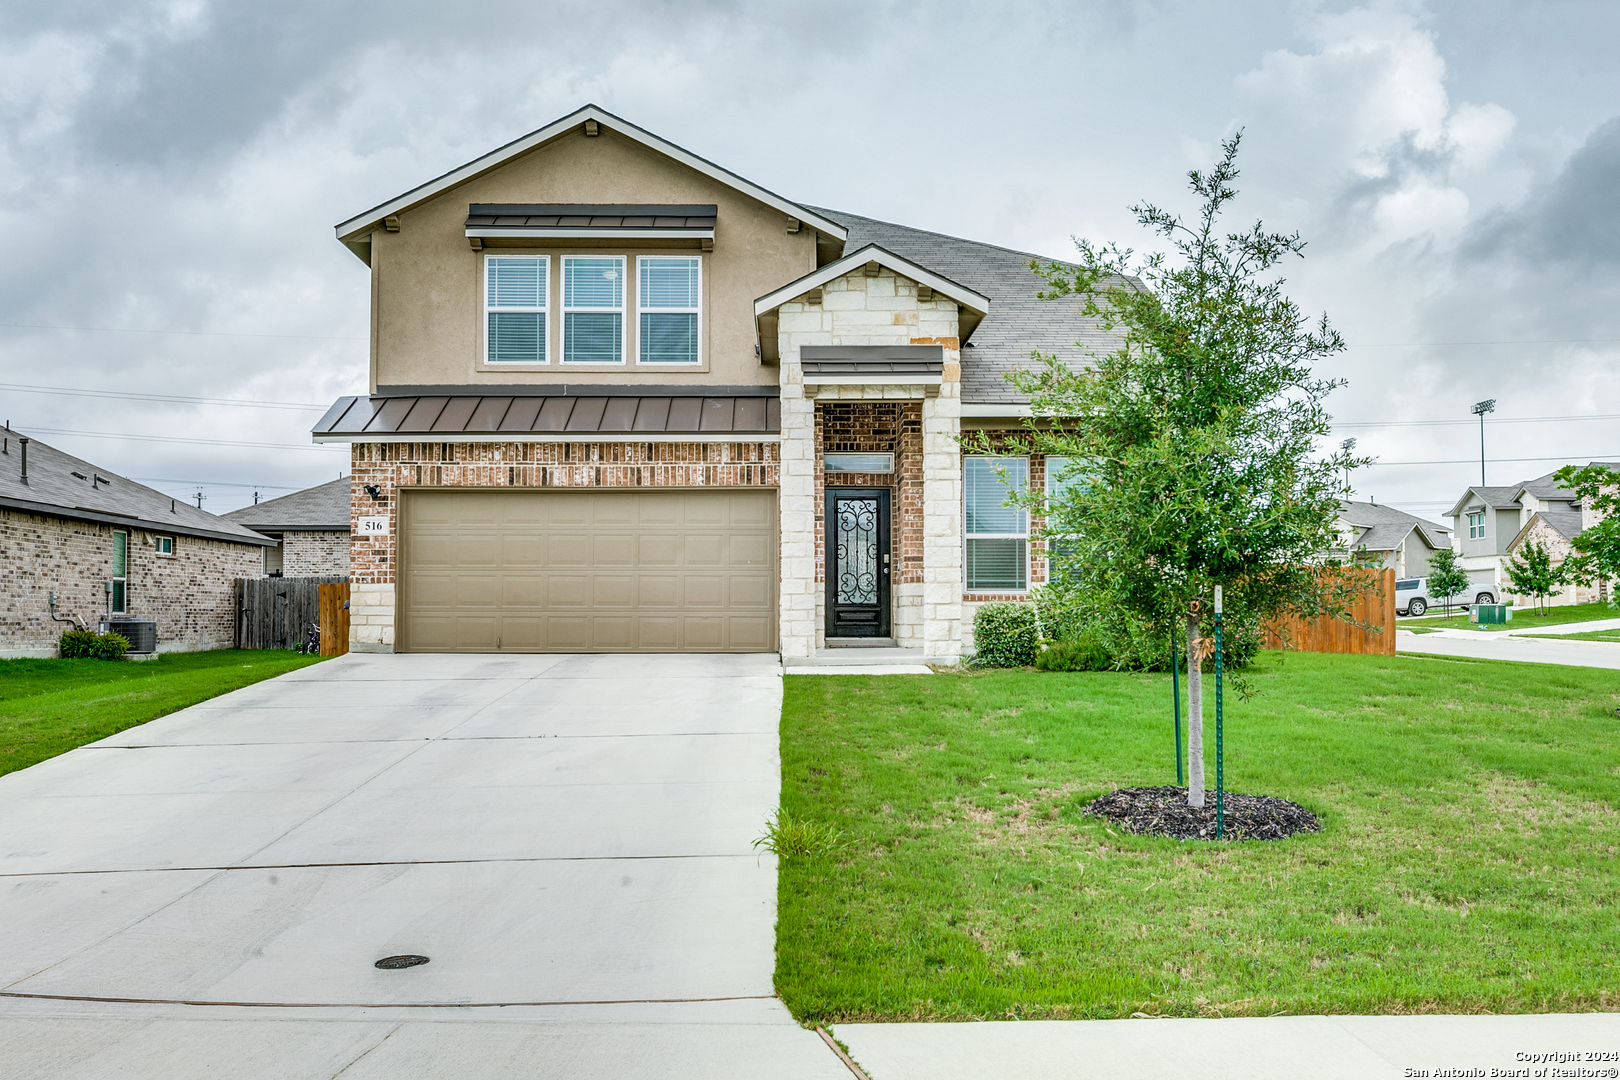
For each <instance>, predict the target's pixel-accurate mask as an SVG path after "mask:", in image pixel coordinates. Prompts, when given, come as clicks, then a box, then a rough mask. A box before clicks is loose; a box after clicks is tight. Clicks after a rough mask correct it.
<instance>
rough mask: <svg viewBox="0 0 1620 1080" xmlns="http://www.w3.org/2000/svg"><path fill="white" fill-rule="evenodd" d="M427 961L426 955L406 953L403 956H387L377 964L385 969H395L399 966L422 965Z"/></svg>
mask: <svg viewBox="0 0 1620 1080" xmlns="http://www.w3.org/2000/svg"><path fill="white" fill-rule="evenodd" d="M427 962H428V958H427V957H425V956H417V955H416V954H415V953H406V954H405V955H403V956H385V957H383V958H382V959H381V960H379V961H377V963H376V965H375V966H376V967H380V968H382V969H383V970H384V971H395V970H397V969H399V968H410V967H420V966H421V965H423V964H425V963H427Z"/></svg>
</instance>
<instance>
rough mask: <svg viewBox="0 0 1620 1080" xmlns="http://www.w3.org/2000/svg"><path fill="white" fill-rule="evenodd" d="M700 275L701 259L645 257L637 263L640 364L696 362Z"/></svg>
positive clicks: (701, 270) (697, 354)
mask: <svg viewBox="0 0 1620 1080" xmlns="http://www.w3.org/2000/svg"><path fill="white" fill-rule="evenodd" d="M702 274H703V260H702V259H693V258H681V259H671V258H662V257H657V258H655V257H653V256H651V255H644V256H642V257H640V258H638V259H637V260H636V282H637V291H638V293H639V295H640V301H641V302H640V304H639V305H638V309H639V312H640V315H641V324H640V326H639V334H638V340H639V343H640V347H639V350H638V353H639V360H640V362H641V363H643V364H695V363H697V362H698V356H699V353H698V316H699V314H700V311H699V304H698V297H699V296H700V295H701V285H702Z"/></svg>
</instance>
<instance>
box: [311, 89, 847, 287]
mask: <svg viewBox="0 0 1620 1080" xmlns="http://www.w3.org/2000/svg"><path fill="white" fill-rule="evenodd" d="M587 122H591V123H595V124H599V125H601V126H602V127H605V128H608V129H610V130H612V131H614V132H616V133H618V134H620V135H623V136H625V137H627V138H629V139H632V140H634V141H636V142H638V143H640V144H641V145H643V146H646V147H648V148H649V149H651V150H654V151H656V152H657V153H660V154H662V155H664V156H665V157H668V158H671V159H673V160H675V161H678V162H680V163H681V164H682V165H685V166H687V167H689V168H691V169H694V170H695V171H697V172H700V173H702V174H703V175H705V176H708V177H710V178H711V179H714V180H718V181H719V182H721V183H722V184H725V185H726V186H728V187H730V188H733V189H734V190H736V191H740V192H742V193H743V194H745V195H747V196H749V197H750V198H753V199H755V200H757V201H759V202H762V203H764V204H765V205H767V206H770V207H773V208H775V209H777V210H780V211H781V212H782V213H784V214H786V215H787V216H788V217H793V218H798V219H799V220H800V221H803V222H804V223H806V224H808V225H810V226H811V227H812V228H815V229H817V230H819V231H821V232H823V233H826V234H827V235H829V236H831V237H834V238H835V239H837V240H839V241H843V240H844V239H845V238H846V237H847V236H848V235H849V230H847V229H846V228H844V226H842V225H840V224H838V223H837V222H836V221H833V220H832V219H831V218H828V217H825V216H824V215H822V214H819V213H817V212H815V211H814V210H811V209H809V208H808V207H805V206H801V205H799V204H798V203H795V202H791V201H789V200H788V199H785V198H783V197H782V196H780V195H778V194H776V193H775V192H773V191H769V190H767V189H765V188H762V187H760V186H759V185H758V184H755V183H753V182H751V181H749V180H745V179H743V178H742V177H740V176H738V175H737V174H736V173H734V172H731V171H729V170H727V169H723V168H721V167H720V166H718V165H716V164H715V163H714V162H712V161H709V160H707V159H705V158H700V157H698V156H697V155H696V154H694V153H692V152H691V151H689V150H686V149H683V148H682V147H679V146H676V145H675V144H674V143H672V142H668V141H667V140H664V139H661V138H659V137H658V136H657V135H654V134H653V133H652V132H650V131H646V130H644V129H642V128H639V127H636V126H635V125H634V124H632V123H630V122H629V121H627V120H623V119H620V118H619V117H617V116H614V115H613V114H612V113H610V112H608V111H607V110H605V109H602V108H599V107H598V106H596V105H586V106H585V107H584V108H582V109H579V110H578V111H576V112H572V113H569V114H568V115H567V116H564V117H562V118H561V119H559V120H554V121H552V122H551V123H549V124H547V125H546V126H545V127H543V128H539V129H538V130H535V131H531V132H529V134H527V135H524V136H523V137H521V138H518V139H514V140H512V141H511V142H509V143H507V144H506V145H505V146H501V147H498V148H496V149H494V150H491V151H490V152H489V153H487V154H485V155H483V156H482V157H479V158H475V159H473V160H472V161H469V162H467V163H466V164H465V165H462V166H460V167H458V168H455V169H451V170H450V171H449V172H447V173H445V174H444V175H442V176H437V177H435V178H434V179H432V180H429V181H428V182H427V183H425V184H420V185H418V186H416V187H414V188H412V189H411V190H409V191H407V192H404V193H403V194H400V195H397V196H395V197H394V198H392V199H389V200H388V201H387V202H384V203H380V204H378V205H377V206H374V207H372V208H371V209H370V210H367V211H365V212H364V213H362V214H357V215H355V216H354V217H352V218H350V219H348V220H347V221H343V222H340V223H339V224H338V225H336V226H335V227H334V228H335V231H336V232H337V238H338V239H339V240H341V241H342V242H343V243H344V244H345V245H346V246H347V247H348V248H349V249H350V250H351V251H354V252H355V254H356V255H358V256H360V257H361V258H362V259H364V258H366V256H365V255H364V254H362V253H361V252H360V250H359V249H360V248H362V247H369V241H368V240H366V239H364V237H369V235H370V233H371V230H372V229H374V228H376V227H377V226H378V225H380V224H382V223H383V221H384V220H385V219H386V218H389V217H392V216H393V215H396V214H398V213H399V212H400V211H402V210H406V209H408V208H410V207H412V206H416V205H417V204H419V203H423V202H426V201H427V200H429V199H432V198H436V197H437V196H439V195H442V194H443V193H444V192H446V191H449V190H450V189H451V188H453V187H455V186H457V185H458V184H462V183H464V182H466V181H468V180H471V179H473V178H474V177H477V176H480V175H482V174H483V173H486V172H489V171H490V170H491V169H495V168H498V167H499V166H501V165H503V164H505V163H506V162H508V161H510V160H512V159H513V158H515V157H517V156H519V155H520V154H524V153H527V152H528V151H530V150H533V149H535V148H536V147H539V146H541V145H542V144H544V143H547V142H549V141H551V140H552V139H555V138H557V137H558V136H560V135H565V134H567V133H568V132H570V131H572V130H574V129H575V128H577V127H579V126H580V125H582V124H585V123H587ZM362 234H363V235H362Z"/></svg>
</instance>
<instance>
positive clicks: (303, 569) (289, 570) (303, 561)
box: [281, 532, 349, 577]
mask: <svg viewBox="0 0 1620 1080" xmlns="http://www.w3.org/2000/svg"><path fill="white" fill-rule="evenodd" d="M281 572H282V573H283V574H284V575H286V576H287V577H341V576H342V575H344V574H347V573H348V572H349V534H348V533H337V532H289V533H282V534H281Z"/></svg>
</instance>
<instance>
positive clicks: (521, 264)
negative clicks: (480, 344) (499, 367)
mask: <svg viewBox="0 0 1620 1080" xmlns="http://www.w3.org/2000/svg"><path fill="white" fill-rule="evenodd" d="M550 278H551V260H550V259H549V258H547V257H546V256H544V255H540V256H533V255H525V256H516V255H489V256H486V257H485V260H484V281H485V287H484V312H485V334H484V342H485V344H484V360H485V361H486V362H487V363H491V364H544V363H546V362H547V361H546V307H547V304H546V301H547V299H548V297H549V294H550Z"/></svg>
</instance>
